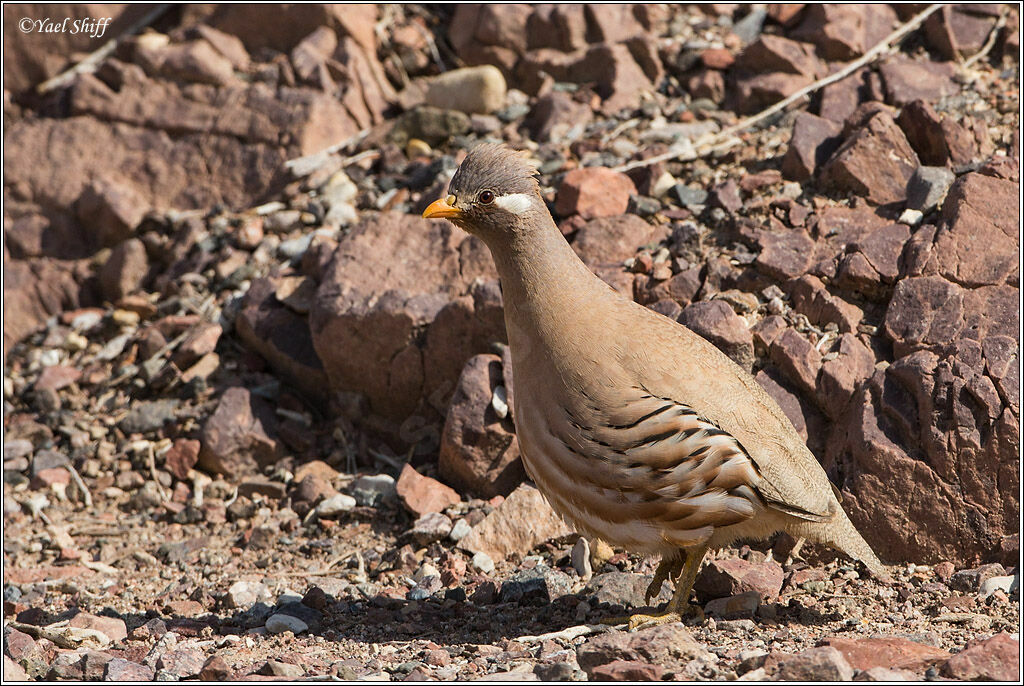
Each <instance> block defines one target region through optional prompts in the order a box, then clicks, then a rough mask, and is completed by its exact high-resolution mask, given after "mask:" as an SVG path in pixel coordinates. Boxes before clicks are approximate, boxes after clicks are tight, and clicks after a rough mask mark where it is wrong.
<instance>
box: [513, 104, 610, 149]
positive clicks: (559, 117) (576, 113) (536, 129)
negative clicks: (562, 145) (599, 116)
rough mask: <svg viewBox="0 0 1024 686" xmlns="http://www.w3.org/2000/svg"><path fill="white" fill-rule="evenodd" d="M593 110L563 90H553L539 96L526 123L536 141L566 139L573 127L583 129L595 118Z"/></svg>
mask: <svg viewBox="0 0 1024 686" xmlns="http://www.w3.org/2000/svg"><path fill="white" fill-rule="evenodd" d="M593 114H594V113H593V111H592V110H591V109H590V107H589V106H587V105H586V104H584V103H581V102H577V101H576V100H573V98H572V97H571V96H570V95H569V94H568V93H564V92H562V91H552V92H550V93H546V94H545V95H542V96H540V97H539V98H537V102H536V103H535V104H534V106H533V109H532V110H531V111H530V115H529V117H527V119H526V125H527V127H528V128H529V130H530V134H531V135H532V136H533V139H534V140H535V141H538V142H540V143H545V142H551V141H560V140H565V139H566V137H567V134H568V133H569V131H570V130H573V129H580V131H582V129H581V128H580V127H583V126H585V125H586V124H587V122H589V121H590V120H591V119H592V118H593Z"/></svg>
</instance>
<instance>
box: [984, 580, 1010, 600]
mask: <svg viewBox="0 0 1024 686" xmlns="http://www.w3.org/2000/svg"><path fill="white" fill-rule="evenodd" d="M1013 579H1014V577H1012V576H993V577H991V578H988V579H985V580H984V581H982V582H981V586H980V587H979V588H978V597H979V598H981V599H982V600H984V599H985V598H988V597H989V596H990V595H992V594H993V593H995V592H996V591H1002V592H1003V593H1007V594H1009V593H1010V589H1011V588H1012V587H1013Z"/></svg>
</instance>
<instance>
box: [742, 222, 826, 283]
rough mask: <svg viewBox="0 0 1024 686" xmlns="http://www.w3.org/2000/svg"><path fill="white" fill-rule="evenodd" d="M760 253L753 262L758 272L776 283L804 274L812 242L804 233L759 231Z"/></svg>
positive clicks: (809, 263) (809, 257) (811, 253)
mask: <svg viewBox="0 0 1024 686" xmlns="http://www.w3.org/2000/svg"><path fill="white" fill-rule="evenodd" d="M757 241H758V243H760V245H761V252H760V254H759V255H758V256H757V259H756V260H755V261H754V266H756V267H757V268H758V269H759V270H760V271H762V272H764V273H765V274H766V275H768V276H770V277H772V278H773V279H776V280H778V281H785V280H787V279H792V278H794V277H797V276H800V275H801V274H804V273H805V272H806V271H807V270H808V269H809V268H810V266H811V258H812V257H813V254H814V241H812V240H811V237H810V236H808V235H807V234H806V233H805V232H804V231H800V230H795V229H794V230H786V231H778V230H775V231H761V232H759V233H758V234H757Z"/></svg>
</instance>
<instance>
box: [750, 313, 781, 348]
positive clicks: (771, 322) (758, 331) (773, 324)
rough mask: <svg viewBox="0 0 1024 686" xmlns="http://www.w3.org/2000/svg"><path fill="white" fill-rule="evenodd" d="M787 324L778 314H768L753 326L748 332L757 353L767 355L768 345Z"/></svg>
mask: <svg viewBox="0 0 1024 686" xmlns="http://www.w3.org/2000/svg"><path fill="white" fill-rule="evenodd" d="M787 326H789V325H788V324H787V323H786V319H785V318H784V317H782V316H780V315H777V314H772V315H768V316H767V317H765V318H764V319H762V320H761V321H759V322H758V323H757V324H755V325H754V326H753V327H751V329H750V332H751V334H752V335H753V339H754V348H755V350H757V352H758V354H759V355H767V354H768V347H769V346H771V344H772V341H774V340H775V337H776V336H778V335H779V334H780V333H782V331H783V330H784V329H785V328H786V327H787Z"/></svg>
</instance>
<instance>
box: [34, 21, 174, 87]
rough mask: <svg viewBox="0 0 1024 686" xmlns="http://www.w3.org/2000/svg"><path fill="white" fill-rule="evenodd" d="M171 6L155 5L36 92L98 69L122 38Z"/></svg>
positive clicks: (135, 31)
mask: <svg viewBox="0 0 1024 686" xmlns="http://www.w3.org/2000/svg"><path fill="white" fill-rule="evenodd" d="M171 7H172V5H171V4H170V3H161V4H159V5H156V6H154V7H153V9H151V10H150V11H149V12H147V13H146V14H144V15H143V16H142V17H140V18H139V20H138V21H136V22H135V23H134V24H132V25H131V26H129V27H128V28H126V29H125V30H124V31H122V32H121V34H120V35H118V36H117V37H116V38H111V39H110V40H108V41H107V42H106V43H104V44H103V45H102V46H101V47H100V48H99V49H98V50H95V51H93V52H91V53H89V54H88V55H86V56H85V58H84V59H82V60H81V61H80V62H78V63H77V64H75V66H73V67H71V68H69V69H66V70H64V71H62V72H61V73H60V74H57V75H56V76H54V77H53V78H52V79H47V80H46V81H43V82H42V83H41V84H39V85H38V86H36V92H37V93H39V94H40V95H42V94H44V93H47V92H49V91H52V90H53V89H54V88H60V87H61V86H65V85H67V84H68V83H70V82H71V81H72V80H73V79H74V78H75V77H76V76H78V75H79V74H82V73H85V72H94V71H96V67H98V66H99V64H100V62H102V61H103V60H104V59H106V57H107V55H109V54H110V53H112V52H114V49H115V48H117V44H118V43H119V42H121V39H122V38H126V37H128V36H133V35H135V34H136V33H138V32H139V31H141V30H142V29H144V28H146V27H147V26H149V25H150V24H152V23H153V22H154V21H156V20H157V19H159V18H160V17H161V16H162V15H163V13H164V12H166V11H167V10H169V9H170V8H171Z"/></svg>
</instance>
